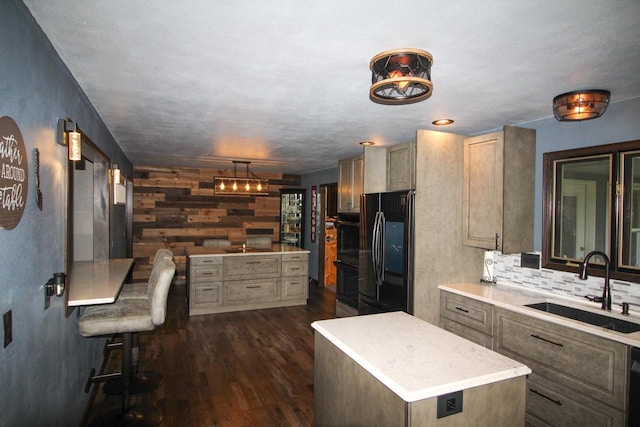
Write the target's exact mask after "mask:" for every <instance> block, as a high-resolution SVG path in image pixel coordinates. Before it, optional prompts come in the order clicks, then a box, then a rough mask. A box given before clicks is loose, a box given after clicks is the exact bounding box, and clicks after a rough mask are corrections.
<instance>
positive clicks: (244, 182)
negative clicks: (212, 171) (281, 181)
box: [213, 160, 269, 196]
mask: <svg viewBox="0 0 640 427" xmlns="http://www.w3.org/2000/svg"><path fill="white" fill-rule="evenodd" d="M232 162H233V177H228V176H216V177H215V178H214V179H213V194H219V195H226V196H248V195H250V196H266V195H268V194H269V191H268V190H269V180H267V179H260V178H258V177H257V176H256V174H254V173H253V172H250V171H249V164H250V163H251V162H246V161H241V160H233V161H232ZM238 164H243V165H245V166H246V170H247V174H246V177H245V178H242V177H240V178H239V177H238Z"/></svg>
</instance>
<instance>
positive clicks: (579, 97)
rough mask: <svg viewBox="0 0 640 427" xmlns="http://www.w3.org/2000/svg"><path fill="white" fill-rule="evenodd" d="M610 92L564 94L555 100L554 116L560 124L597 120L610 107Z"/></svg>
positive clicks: (594, 90)
mask: <svg viewBox="0 0 640 427" xmlns="http://www.w3.org/2000/svg"><path fill="white" fill-rule="evenodd" d="M610 98H611V93H610V92H609V91H608V90H600V89H589V90H576V91H574V92H567V93H563V94H562V95H558V96H556V97H555V98H553V115H554V116H555V117H556V119H558V121H560V122H575V121H582V120H591V119H596V118H598V117H600V116H601V115H603V114H604V112H605V111H606V109H607V106H608V105H609V99H610Z"/></svg>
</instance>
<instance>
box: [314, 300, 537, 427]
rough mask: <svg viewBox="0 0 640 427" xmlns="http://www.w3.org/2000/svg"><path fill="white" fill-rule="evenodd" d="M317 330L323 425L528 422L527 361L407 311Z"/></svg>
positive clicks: (318, 417) (317, 421) (317, 388)
mask: <svg viewBox="0 0 640 427" xmlns="http://www.w3.org/2000/svg"><path fill="white" fill-rule="evenodd" d="M312 327H313V328H314V329H315V331H316V333H315V357H314V425H316V426H319V427H320V426H335V425H349V426H443V427H444V426H522V425H524V416H525V415H524V414H525V391H526V390H525V385H526V384H525V380H526V377H525V376H526V375H528V374H529V373H530V372H531V370H530V369H529V368H528V367H527V366H525V365H523V364H522V363H519V362H516V361H514V360H511V359H509V358H507V357H505V356H502V355H500V354H498V353H495V352H493V351H491V350H489V349H486V348H484V347H481V346H479V345H477V344H474V343H472V342H471V341H467V340H465V339H463V338H460V337H458V336H456V335H454V334H452V333H450V332H447V331H445V330H444V329H440V328H438V327H437V326H435V325H432V324H430V323H427V322H424V321H422V320H420V319H418V318H416V317H413V316H410V315H408V314H406V313H403V312H394V313H383V314H371V315H367V316H357V317H347V318H341V319H331V320H321V321H317V322H314V323H313V324H312ZM439 407H440V408H439ZM460 410H461V411H460ZM440 412H442V413H440ZM442 415H443V416H442Z"/></svg>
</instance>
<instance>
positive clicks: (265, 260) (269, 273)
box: [224, 255, 280, 280]
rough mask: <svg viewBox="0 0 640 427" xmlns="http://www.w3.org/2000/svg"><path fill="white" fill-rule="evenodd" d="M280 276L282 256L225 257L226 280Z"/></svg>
mask: <svg viewBox="0 0 640 427" xmlns="http://www.w3.org/2000/svg"><path fill="white" fill-rule="evenodd" d="M278 276H280V255H250V256H246V255H245V256H226V257H224V280H239V279H251V278H254V277H278Z"/></svg>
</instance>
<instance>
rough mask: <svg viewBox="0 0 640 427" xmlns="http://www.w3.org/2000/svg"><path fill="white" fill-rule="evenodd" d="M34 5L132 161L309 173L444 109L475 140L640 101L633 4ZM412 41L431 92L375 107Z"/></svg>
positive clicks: (468, 0)
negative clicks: (373, 65) (567, 100)
mask: <svg viewBox="0 0 640 427" xmlns="http://www.w3.org/2000/svg"><path fill="white" fill-rule="evenodd" d="M24 2H25V4H26V5H27V7H28V8H29V9H30V11H31V13H32V14H33V16H34V17H35V19H36V21H37V22H38V23H39V25H40V26H41V27H42V29H43V30H44V32H45V33H46V34H47V36H48V37H49V39H50V40H51V42H52V44H53V46H54V47H55V49H56V50H57V51H58V53H59V55H60V57H61V58H62V60H63V61H64V62H65V64H66V65H67V66H68V67H69V70H70V71H71V73H72V74H73V75H74V77H75V78H76V80H77V81H78V83H79V84H80V86H81V87H82V88H83V89H84V91H85V92H86V94H87V95H88V97H89V99H90V100H91V102H92V103H93V105H94V106H95V108H96V109H97V111H98V113H99V114H100V115H101V116H102V118H103V120H104V122H105V123H106V125H107V126H108V127H109V129H110V130H111V132H112V134H113V136H114V137H115V139H116V140H117V141H118V143H119V144H120V146H121V147H122V149H123V150H124V151H125V153H126V154H127V156H128V157H129V158H130V159H131V160H132V161H133V163H134V164H136V165H150V166H190V167H194V166H197V167H212V168H218V167H222V168H230V167H231V162H230V161H231V160H234V159H239V160H249V161H251V162H252V164H251V169H252V170H254V171H260V170H262V171H272V172H280V171H283V172H288V173H307V172H313V171H317V170H321V169H326V168H330V167H335V166H336V164H337V160H338V159H340V158H344V157H348V156H352V155H357V154H358V153H360V152H361V147H360V146H359V145H358V142H360V141H369V140H370V141H375V142H376V144H377V145H383V146H384V145H393V144H397V143H401V142H406V141H409V140H412V139H414V138H415V132H416V130H417V129H436V127H434V126H433V125H432V124H431V122H432V121H433V120H435V119H438V118H443V117H448V118H453V119H454V120H455V123H454V124H453V125H451V126H448V127H446V128H439V129H438V130H443V131H446V132H455V133H460V134H478V133H483V132H486V131H489V130H493V129H496V128H499V127H501V126H503V125H506V124H510V125H515V124H520V123H524V122H528V121H532V120H537V119H542V118H546V117H550V116H552V110H551V101H552V99H553V97H554V96H555V95H557V94H560V93H563V92H568V91H572V90H577V89H585V88H597V89H608V90H610V91H611V93H612V102H614V103H615V102H620V101H624V100H627V99H631V98H636V97H639V96H640V53H639V47H640V1H638V0H616V1H602V0H580V1H578V0H563V1H557V0H537V1H531V0H507V1H493V0H488V1H477V0H456V1H451V0H404V1H403V0H400V1H396V2H389V1H380V0H367V1H362V0H351V1H343V0H324V1H308V0H280V1H278V2H266V1H262V0H234V1H230V0H216V1H211V0H187V1H175V0H136V1H131V0H109V1H101V0H49V1H43V0H24ZM403 47H413V48H418V49H424V50H427V51H429V52H430V53H431V54H432V55H433V58H434V64H433V67H432V81H433V86H434V89H433V96H431V98H429V99H428V100H426V101H423V102H420V103H416V104H411V105H400V106H389V105H380V104H376V103H373V102H371V101H370V100H369V86H370V84H371V73H370V71H369V61H370V59H371V58H372V57H373V56H374V55H376V54H377V53H379V52H381V51H384V50H388V49H395V48H403ZM563 125H565V124H563ZM80 126H82V123H80Z"/></svg>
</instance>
